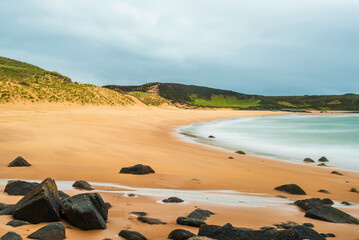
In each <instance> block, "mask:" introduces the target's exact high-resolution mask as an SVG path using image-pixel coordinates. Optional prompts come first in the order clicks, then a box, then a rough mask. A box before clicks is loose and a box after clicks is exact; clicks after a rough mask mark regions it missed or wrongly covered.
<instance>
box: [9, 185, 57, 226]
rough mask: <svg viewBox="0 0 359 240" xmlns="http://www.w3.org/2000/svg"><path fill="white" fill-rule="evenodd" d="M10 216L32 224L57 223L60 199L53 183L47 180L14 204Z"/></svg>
mask: <svg viewBox="0 0 359 240" xmlns="http://www.w3.org/2000/svg"><path fill="white" fill-rule="evenodd" d="M12 216H13V217H14V218H15V219H19V220H24V221H28V222H30V223H34V224H35V223H40V222H52V221H59V220H60V219H61V218H60V197H59V193H58V191H57V186H56V183H55V181H54V180H52V179H51V178H47V179H45V180H44V181H43V182H42V183H41V184H39V185H38V186H36V187H35V188H33V189H32V190H31V191H30V192H28V193H27V194H26V195H25V196H24V197H23V198H22V199H20V201H19V202H18V203H16V205H15V206H14V208H13V214H12Z"/></svg>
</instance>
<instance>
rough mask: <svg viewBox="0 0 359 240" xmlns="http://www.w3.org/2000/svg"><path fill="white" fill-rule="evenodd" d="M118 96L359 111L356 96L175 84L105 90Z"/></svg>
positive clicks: (200, 103)
mask: <svg viewBox="0 0 359 240" xmlns="http://www.w3.org/2000/svg"><path fill="white" fill-rule="evenodd" d="M104 87H106V88H110V89H113V90H116V91H118V92H131V91H141V92H155V93H157V94H158V95H159V96H161V97H163V98H166V99H168V100H171V101H175V102H180V103H186V104H189V105H193V106H199V107H230V108H238V109H319V110H359V95H357V94H345V95H323V96H319V95H318V96H261V95H248V94H243V93H238V92H233V91H228V90H221V89H215V88H208V87H201V86H194V85H184V84H176V83H147V84H144V85H141V86H116V85H108V86H104Z"/></svg>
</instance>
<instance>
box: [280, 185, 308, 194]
mask: <svg viewBox="0 0 359 240" xmlns="http://www.w3.org/2000/svg"><path fill="white" fill-rule="evenodd" d="M274 189H275V190H278V191H282V192H287V193H290V194H294V195H306V193H305V192H304V190H303V189H302V188H301V187H299V186H298V185H297V184H286V185H282V186H278V187H276V188H274Z"/></svg>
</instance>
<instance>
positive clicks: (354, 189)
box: [350, 188, 358, 193]
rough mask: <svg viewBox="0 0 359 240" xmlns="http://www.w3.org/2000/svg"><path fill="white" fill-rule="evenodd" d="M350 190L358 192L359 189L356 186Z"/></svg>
mask: <svg viewBox="0 0 359 240" xmlns="http://www.w3.org/2000/svg"><path fill="white" fill-rule="evenodd" d="M350 192H355V193H357V192H358V189H356V188H351V189H350Z"/></svg>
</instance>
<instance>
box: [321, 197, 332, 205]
mask: <svg viewBox="0 0 359 240" xmlns="http://www.w3.org/2000/svg"><path fill="white" fill-rule="evenodd" d="M322 203H323V204H324V205H330V206H331V205H333V204H334V202H333V201H332V199H330V198H323V199H322Z"/></svg>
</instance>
